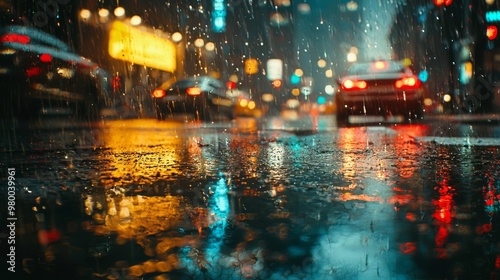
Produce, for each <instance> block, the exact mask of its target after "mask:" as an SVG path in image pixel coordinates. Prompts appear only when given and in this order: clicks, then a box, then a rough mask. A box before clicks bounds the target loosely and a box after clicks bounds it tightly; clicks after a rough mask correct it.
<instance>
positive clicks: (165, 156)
mask: <svg viewBox="0 0 500 280" xmlns="http://www.w3.org/2000/svg"><path fill="white" fill-rule="evenodd" d="M58 125H59V126H55V125H54V124H49V125H47V124H41V123H38V124H29V125H26V124H25V125H20V124H16V126H17V127H15V128H13V127H7V126H4V128H3V131H5V133H4V134H3V136H2V137H3V138H2V143H1V145H2V146H1V150H2V153H1V154H0V162H1V166H2V169H4V170H6V169H7V168H16V170H17V175H16V180H17V181H16V183H17V187H18V190H19V196H18V198H17V203H18V204H22V203H24V205H25V207H24V208H23V209H22V210H19V220H20V223H19V227H18V229H17V230H18V238H19V240H22V243H21V241H20V243H19V244H20V245H18V246H19V247H18V252H19V255H18V256H19V263H18V265H19V266H23V268H24V269H25V272H24V273H21V272H19V274H18V275H21V274H23V276H26V278H27V279H41V278H39V277H41V275H45V276H46V277H52V278H54V277H58V276H64V277H66V279H79V278H80V279H375V278H377V279H452V278H457V279H490V278H491V277H495V275H497V276H498V271H499V270H500V242H499V241H498V240H499V238H498V230H500V227H499V222H498V215H499V213H498V212H499V211H500V206H499V205H500V188H499V185H500V179H499V178H500V176H499V174H498V173H499V172H500V160H499V147H500V146H499V145H495V141H496V140H495V138H494V137H490V138H488V139H486V138H481V139H480V140H482V141H479V140H478V138H477V135H478V134H481V133H483V132H482V131H483V130H475V129H476V128H474V130H473V129H472V128H471V127H469V128H468V129H466V130H467V131H474V132H475V133H476V135H472V134H471V137H469V139H473V141H472V142H470V141H469V142H468V143H469V144H467V142H466V143H465V144H463V143H455V142H454V141H456V139H457V138H456V135H453V133H457V134H460V133H461V136H460V137H461V138H460V139H464V138H463V137H464V135H465V134H464V132H463V131H460V130H457V129H453V130H449V131H447V132H446V133H447V134H446V135H438V134H437V133H436V131H438V130H437V129H436V127H439V126H442V124H438V125H428V124H415V125H398V126H368V127H365V126H359V127H351V128H339V129H337V128H336V127H335V124H334V123H333V121H331V119H329V118H319V119H311V120H308V121H306V122H299V121H286V120H283V119H271V120H268V121H267V122H265V123H261V122H258V121H256V120H252V119H239V120H237V121H235V122H231V123H213V124H203V123H186V122H172V121H164V122H160V121H156V120H109V121H105V122H103V123H97V124H94V125H93V126H92V127H88V126H86V125H83V126H75V125H74V124H67V125H66V124H64V123H61V122H59V123H58ZM311 125H313V126H311ZM486 130H487V131H489V132H488V133H490V132H491V131H490V130H491V128H486ZM486 130H485V131H486ZM439 131H442V130H439ZM451 131H453V132H451ZM478 131H479V132H478ZM493 131H494V130H493ZM484 133H486V132H484ZM494 133H495V132H493V133H490V134H489V135H490V136H491V135H493V136H494ZM450 139H453V140H450ZM488 141H490V142H488ZM471 143H472V144H471ZM474 143H477V145H474ZM479 143H482V144H479ZM488 143H489V144H488ZM2 195H3V194H2ZM495 273H496V274H495ZM35 275H36V276H35ZM141 277H142V278H141ZM19 279H22V278H19Z"/></svg>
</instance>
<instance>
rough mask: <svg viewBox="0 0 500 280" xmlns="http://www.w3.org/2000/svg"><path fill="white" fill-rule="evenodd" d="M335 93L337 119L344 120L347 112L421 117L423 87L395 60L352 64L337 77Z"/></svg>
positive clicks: (340, 122)
mask: <svg viewBox="0 0 500 280" xmlns="http://www.w3.org/2000/svg"><path fill="white" fill-rule="evenodd" d="M338 83H339V90H338V92H337V94H336V96H335V103H336V105H337V114H336V118H337V122H338V123H339V124H347V123H349V122H350V117H351V116H356V115H360V116H372V115H374V116H377V117H380V118H384V119H389V118H394V117H398V116H399V117H400V118H401V119H402V120H403V121H408V120H419V119H422V118H423V114H424V105H423V96H424V95H423V89H422V87H421V82H420V80H419V79H418V77H417V76H416V75H415V74H414V73H413V72H412V71H411V69H410V68H409V67H407V66H405V65H403V64H402V63H401V62H398V61H385V60H384V61H381V60H380V61H373V62H369V63H357V64H354V65H353V66H352V67H351V68H350V69H349V71H348V73H347V75H345V76H344V77H342V78H340V79H339V81H338Z"/></svg>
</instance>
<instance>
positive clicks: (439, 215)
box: [432, 164, 455, 258]
mask: <svg viewBox="0 0 500 280" xmlns="http://www.w3.org/2000/svg"><path fill="white" fill-rule="evenodd" d="M436 176H437V177H438V178H440V179H441V181H440V182H439V183H438V186H436V190H437V191H438V194H439V197H438V199H433V200H432V204H434V206H435V207H436V210H435V211H434V213H433V214H432V218H434V221H435V223H436V226H437V227H438V230H437V232H436V236H435V238H434V242H435V244H436V247H437V248H435V251H436V253H437V257H438V258H446V257H447V253H446V250H445V249H444V247H445V246H446V243H447V242H448V237H449V235H450V232H449V230H448V229H449V227H450V224H451V221H452V219H453V217H454V214H455V213H454V211H455V210H454V205H455V202H454V200H453V197H454V195H455V189H454V188H453V187H451V186H450V184H449V180H450V170H449V169H448V165H446V164H443V165H442V168H441V169H439V170H438V171H437V174H436Z"/></svg>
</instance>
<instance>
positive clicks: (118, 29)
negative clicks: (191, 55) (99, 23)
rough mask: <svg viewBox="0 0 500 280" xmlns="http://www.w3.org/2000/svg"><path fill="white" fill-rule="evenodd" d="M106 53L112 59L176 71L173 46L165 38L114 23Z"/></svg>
mask: <svg viewBox="0 0 500 280" xmlns="http://www.w3.org/2000/svg"><path fill="white" fill-rule="evenodd" d="M108 52H109V55H110V56H111V57H112V58H115V59H119V60H124V61H128V62H131V63H135V64H139V65H144V66H148V67H152V68H156V69H160V70H164V71H168V72H174V71H175V69H176V59H175V58H176V48H175V44H174V43H173V42H171V41H169V40H167V39H165V38H161V37H159V36H156V35H154V34H153V33H150V32H145V31H142V30H140V29H138V28H136V27H132V26H128V25H126V24H124V23H123V22H120V21H115V22H114V23H113V24H112V26H111V30H110V32H109V45H108Z"/></svg>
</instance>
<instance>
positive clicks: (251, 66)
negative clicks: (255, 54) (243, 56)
mask: <svg viewBox="0 0 500 280" xmlns="http://www.w3.org/2000/svg"><path fill="white" fill-rule="evenodd" d="M258 72H259V62H258V61H257V59H255V58H249V59H247V60H245V73H246V74H248V75H252V74H257V73H258Z"/></svg>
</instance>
